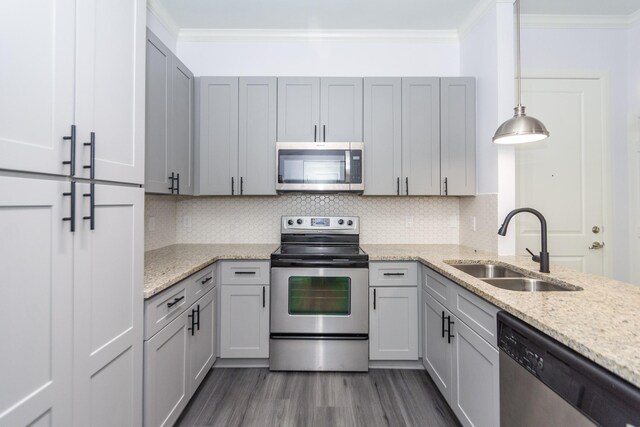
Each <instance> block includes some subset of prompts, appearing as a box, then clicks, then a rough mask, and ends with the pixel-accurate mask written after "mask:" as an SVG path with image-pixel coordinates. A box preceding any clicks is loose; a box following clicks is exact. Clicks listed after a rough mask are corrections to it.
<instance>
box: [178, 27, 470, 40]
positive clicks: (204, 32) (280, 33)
mask: <svg viewBox="0 0 640 427" xmlns="http://www.w3.org/2000/svg"><path fill="white" fill-rule="evenodd" d="M178 40H180V41H181V42H185V41H186V42H248V41H256V42H257V41H269V42H272V41H320V40H340V41H388V42H394V41H401V42H425V41H431V42H436V41H441V42H448V41H458V32H457V31H456V30H306V29H305V30H293V29H292V30H281V29H278V30H267V29H208V28H207V29H204V28H203V29H200V28H183V29H181V30H180V32H179V35H178Z"/></svg>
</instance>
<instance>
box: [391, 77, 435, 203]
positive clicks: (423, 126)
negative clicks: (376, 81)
mask: <svg viewBox="0 0 640 427" xmlns="http://www.w3.org/2000/svg"><path fill="white" fill-rule="evenodd" d="M402 175H403V178H402V183H401V185H402V187H403V190H404V191H403V194H405V195H409V196H431V195H439V194H440V79H438V78H437V77H436V78H434V77H431V78H430V77H416V78H403V79H402Z"/></svg>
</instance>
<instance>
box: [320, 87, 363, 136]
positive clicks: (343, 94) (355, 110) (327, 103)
mask: <svg viewBox="0 0 640 427" xmlns="http://www.w3.org/2000/svg"><path fill="white" fill-rule="evenodd" d="M320 125H321V127H320V128H319V129H318V132H320V134H319V139H320V141H332V142H362V79H361V78H359V77H323V78H322V79H321V81H320Z"/></svg>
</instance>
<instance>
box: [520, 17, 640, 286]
mask: <svg viewBox="0 0 640 427" xmlns="http://www.w3.org/2000/svg"><path fill="white" fill-rule="evenodd" d="M627 34H628V30H627V29H625V28H618V29H611V28H610V29H574V28H571V29H568V28H523V31H522V64H523V74H524V75H525V76H531V77H535V76H555V77H585V76H591V77H596V76H602V77H604V78H605V82H607V81H608V92H609V96H608V99H606V103H607V105H606V106H605V111H607V113H608V116H609V131H608V136H609V140H610V147H611V153H610V156H611V157H610V158H611V163H610V165H609V170H610V171H611V180H612V183H613V188H611V189H609V195H610V196H611V197H610V199H611V200H612V215H613V218H612V224H613V226H612V227H613V230H612V231H613V232H612V234H610V236H612V237H613V245H612V246H613V248H612V250H613V260H614V261H613V276H614V277H615V278H617V279H620V280H625V281H628V280H629V277H630V276H629V272H630V262H631V259H630V258H629V245H630V240H629V234H630V233H629V209H630V205H629V183H630V177H629V160H628V156H629V148H628V119H627V117H628V92H629V84H628V81H629V74H628V68H627V64H628V61H627V55H628V50H627V46H628V44H627ZM634 43H637V39H636V41H634ZM636 72H637V71H636ZM605 243H606V242H605ZM610 247H611V246H610Z"/></svg>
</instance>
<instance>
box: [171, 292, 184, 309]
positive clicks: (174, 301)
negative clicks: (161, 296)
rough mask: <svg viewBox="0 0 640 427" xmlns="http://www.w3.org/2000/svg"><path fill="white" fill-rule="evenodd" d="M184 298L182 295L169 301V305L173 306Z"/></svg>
mask: <svg viewBox="0 0 640 427" xmlns="http://www.w3.org/2000/svg"><path fill="white" fill-rule="evenodd" d="M183 299H184V295H183V296H181V297H180V298H174V299H173V301H171V302H168V303H167V307H169V308H171V307H173V306H174V305H176V304H177V303H178V302H180V301H182V300H183Z"/></svg>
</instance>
